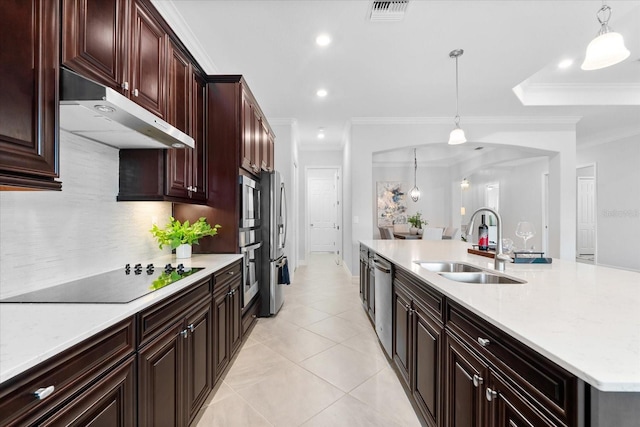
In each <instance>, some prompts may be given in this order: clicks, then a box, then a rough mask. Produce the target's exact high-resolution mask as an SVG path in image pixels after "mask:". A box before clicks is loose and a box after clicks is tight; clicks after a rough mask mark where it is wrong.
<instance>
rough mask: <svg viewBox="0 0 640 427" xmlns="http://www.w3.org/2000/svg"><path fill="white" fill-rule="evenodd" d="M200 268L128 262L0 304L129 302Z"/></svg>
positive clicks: (8, 299) (10, 298) (3, 300)
mask: <svg viewBox="0 0 640 427" xmlns="http://www.w3.org/2000/svg"><path fill="white" fill-rule="evenodd" d="M200 270H202V268H200V267H189V268H186V267H184V266H183V265H182V264H179V265H178V266H177V267H172V266H171V265H170V264H167V265H166V266H165V267H164V268H162V267H155V266H153V265H152V264H149V265H147V266H146V267H143V266H142V265H141V264H136V265H135V266H134V267H133V268H131V266H130V265H129V264H127V266H126V267H125V268H124V269H119V270H114V271H109V272H107V273H102V274H98V275H96V276H91V277H86V278H84V279H79V280H74V281H72V282H67V283H63V284H62V285H57V286H52V287H50V288H45V289H40V290H37V291H33V292H29V293H26V294H21V295H16V296H13V297H9V298H5V299H2V300H0V303H5V302H6V303H60V304H73V303H80V304H82V303H84V304H126V303H128V302H131V301H133V300H135V299H138V298H140V297H143V296H145V295H147V294H150V293H151V292H153V291H157V290H158V289H162V288H164V287H165V286H167V285H170V284H172V283H175V282H177V281H178V280H180V279H183V278H185V277H187V276H190V275H192V274H193V273H195V272H197V271H200Z"/></svg>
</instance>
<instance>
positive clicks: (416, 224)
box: [407, 211, 428, 234]
mask: <svg viewBox="0 0 640 427" xmlns="http://www.w3.org/2000/svg"><path fill="white" fill-rule="evenodd" d="M407 222H408V223H409V224H411V229H409V232H410V233H411V234H416V233H418V234H421V230H422V225H423V224H425V225H426V224H428V221H427V220H425V219H422V213H421V212H420V211H418V212H416V213H415V214H414V215H410V216H409V217H408V218H407Z"/></svg>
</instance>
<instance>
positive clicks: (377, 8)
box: [369, 0, 409, 22]
mask: <svg viewBox="0 0 640 427" xmlns="http://www.w3.org/2000/svg"><path fill="white" fill-rule="evenodd" d="M408 5H409V0H396V1H373V2H371V14H370V15H369V20H370V21H371V22H394V21H402V18H404V14H405V12H406V11H407V6H408Z"/></svg>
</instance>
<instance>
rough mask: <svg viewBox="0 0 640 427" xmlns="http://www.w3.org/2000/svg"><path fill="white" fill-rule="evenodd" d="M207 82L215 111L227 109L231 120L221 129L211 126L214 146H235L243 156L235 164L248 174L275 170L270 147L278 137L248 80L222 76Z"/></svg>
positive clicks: (235, 76)
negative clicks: (252, 91)
mask: <svg viewBox="0 0 640 427" xmlns="http://www.w3.org/2000/svg"><path fill="white" fill-rule="evenodd" d="M208 82H209V87H210V88H211V96H210V103H211V104H212V109H213V110H212V111H213V112H215V111H217V110H219V109H225V110H227V111H228V112H229V113H230V114H229V118H228V119H229V120H232V121H231V122H230V123H228V124H226V126H223V127H222V128H220V129H218V128H217V127H215V126H211V129H212V133H211V134H210V138H212V140H213V141H212V142H213V145H215V146H217V147H224V146H226V147H235V148H236V150H238V153H239V156H240V158H239V159H238V160H237V161H236V165H237V166H238V167H240V168H242V169H244V170H245V171H247V172H248V173H249V174H252V175H255V176H258V175H259V174H260V171H261V170H273V164H274V162H273V149H271V150H269V144H271V145H274V144H275V135H274V133H273V130H272V129H271V127H270V126H269V123H268V122H267V119H266V117H265V115H264V113H263V112H262V110H261V109H260V106H259V105H258V102H257V101H256V99H255V97H254V96H253V94H252V93H251V90H250V89H249V87H248V85H247V83H246V81H245V80H244V79H243V78H242V76H237V75H221V76H209V77H208ZM231 126H233V128H231ZM235 129H238V130H239V131H237V130H235ZM270 141H271V142H270ZM265 146H266V147H265ZM265 148H266V149H265ZM269 167H271V169H269Z"/></svg>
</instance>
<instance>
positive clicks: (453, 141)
mask: <svg viewBox="0 0 640 427" xmlns="http://www.w3.org/2000/svg"><path fill="white" fill-rule="evenodd" d="M463 53H464V50H462V49H455V50H452V51H451V52H450V53H449V57H450V58H454V59H455V60H456V117H455V119H453V122H454V123H455V124H456V127H455V129H453V130H452V131H451V134H450V135H449V145H457V144H464V143H465V142H467V138H466V137H465V136H464V131H463V130H462V129H461V128H460V113H459V110H458V104H459V103H458V57H459V56H461V55H462V54H463Z"/></svg>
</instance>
